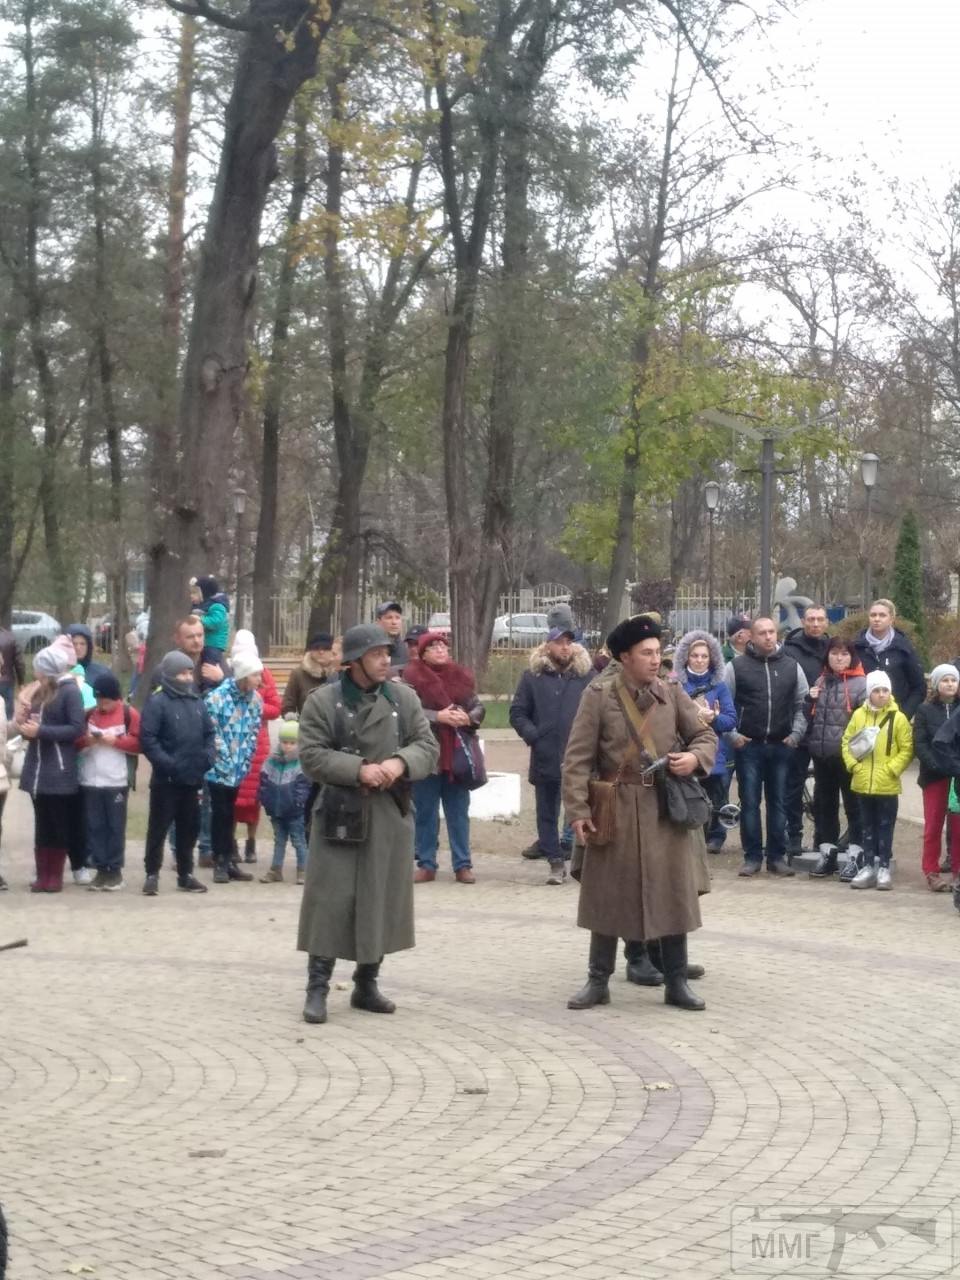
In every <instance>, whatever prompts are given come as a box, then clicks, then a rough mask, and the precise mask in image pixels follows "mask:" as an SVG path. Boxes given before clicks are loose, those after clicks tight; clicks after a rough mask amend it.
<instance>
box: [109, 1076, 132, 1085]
mask: <svg viewBox="0 0 960 1280" xmlns="http://www.w3.org/2000/svg"><path fill="white" fill-rule="evenodd" d="M126 1083H127V1077H126V1076H107V1084H126Z"/></svg>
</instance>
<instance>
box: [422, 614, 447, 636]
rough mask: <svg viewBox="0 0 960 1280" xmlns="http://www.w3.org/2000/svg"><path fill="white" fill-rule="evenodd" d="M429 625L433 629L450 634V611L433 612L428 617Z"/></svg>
mask: <svg viewBox="0 0 960 1280" xmlns="http://www.w3.org/2000/svg"><path fill="white" fill-rule="evenodd" d="M427 627H428V628H429V629H430V630H431V631H440V632H442V633H443V635H445V636H449V634H450V615H449V613H431V615H430V617H429V618H428V619H427Z"/></svg>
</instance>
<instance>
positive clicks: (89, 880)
mask: <svg viewBox="0 0 960 1280" xmlns="http://www.w3.org/2000/svg"><path fill="white" fill-rule="evenodd" d="M73 883H74V884H93V871H92V869H91V868H90V867H81V868H80V870H79V871H75V872H74V873H73Z"/></svg>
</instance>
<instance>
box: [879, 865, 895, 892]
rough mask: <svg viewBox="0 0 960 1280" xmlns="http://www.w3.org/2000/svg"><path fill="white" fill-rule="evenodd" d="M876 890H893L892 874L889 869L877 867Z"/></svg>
mask: <svg viewBox="0 0 960 1280" xmlns="http://www.w3.org/2000/svg"><path fill="white" fill-rule="evenodd" d="M877 888H878V889H892V888H893V872H892V871H891V870H890V868H889V867H879V868H878V869H877Z"/></svg>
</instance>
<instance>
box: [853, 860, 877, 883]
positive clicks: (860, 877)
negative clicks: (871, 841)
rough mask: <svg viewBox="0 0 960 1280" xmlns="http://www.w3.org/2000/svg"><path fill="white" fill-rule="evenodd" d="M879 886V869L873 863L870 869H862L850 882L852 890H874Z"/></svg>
mask: <svg viewBox="0 0 960 1280" xmlns="http://www.w3.org/2000/svg"><path fill="white" fill-rule="evenodd" d="M876 884H877V868H876V866H875V865H874V864H873V863H872V862H871V863H870V865H869V866H868V867H861V868H860V870H859V871H858V872H857V874H856V875H855V876H854V877H853V879H852V880H851V881H850V888H851V889H874V888H876Z"/></svg>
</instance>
